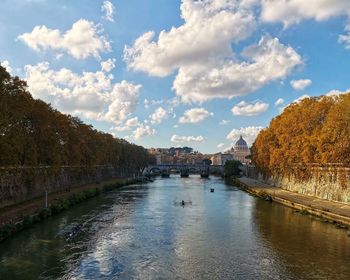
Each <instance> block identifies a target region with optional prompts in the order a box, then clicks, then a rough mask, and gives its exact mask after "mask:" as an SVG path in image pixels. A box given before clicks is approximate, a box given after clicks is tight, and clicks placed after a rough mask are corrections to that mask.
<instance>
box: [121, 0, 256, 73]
mask: <svg viewBox="0 0 350 280" xmlns="http://www.w3.org/2000/svg"><path fill="white" fill-rule="evenodd" d="M238 8H239V5H238V4H237V3H236V1H222V0H213V1H192V0H183V1H182V4H181V17H182V18H183V19H184V22H185V23H184V24H183V25H181V26H179V27H173V28H171V30H170V31H165V30H163V31H161V32H160V34H159V37H158V40H157V41H154V40H153V39H154V37H155V33H154V32H147V33H145V34H143V35H142V36H141V37H139V38H138V39H137V40H136V41H135V43H134V45H133V46H131V47H129V46H127V47H126V48H125V51H124V54H125V56H124V57H125V60H126V62H127V64H128V66H129V68H132V69H134V70H136V71H143V72H147V73H149V74H151V75H154V76H161V77H164V76H166V75H169V74H171V73H172V72H173V71H174V70H175V69H177V68H179V67H181V66H184V65H189V64H193V63H198V62H199V63H202V61H203V60H204V59H206V58H207V57H208V56H213V55H215V56H216V55H217V54H220V55H221V56H225V55H230V54H231V46H230V45H231V42H232V41H233V40H235V41H239V40H242V39H245V38H247V36H249V35H250V34H251V32H252V31H253V30H254V27H255V19H254V16H253V15H252V14H251V13H249V12H248V11H247V10H246V9H244V8H242V9H240V10H239V9H238ZM223 30H225V32H223ZM184 46H186V47H184Z"/></svg>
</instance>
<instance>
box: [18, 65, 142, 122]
mask: <svg viewBox="0 0 350 280" xmlns="http://www.w3.org/2000/svg"><path fill="white" fill-rule="evenodd" d="M25 78H26V80H27V82H28V86H29V91H30V92H31V93H32V95H33V96H34V97H35V98H40V99H42V100H44V101H45V102H48V103H51V104H52V105H53V106H54V107H55V108H57V109H58V110H60V111H62V112H65V113H69V114H74V115H82V116H84V117H86V118H89V119H94V120H105V121H109V122H113V123H116V124H120V123H121V122H122V121H123V120H125V119H126V118H127V117H128V116H129V115H130V114H131V113H132V112H134V110H135V108H136V105H137V102H138V97H139V90H140V88H141V85H135V84H132V83H129V82H127V81H122V82H120V83H113V76H112V75H107V74H106V73H104V72H102V71H97V72H83V73H82V74H77V73H74V72H72V71H71V70H69V69H66V68H62V69H59V70H57V71H56V70H52V69H50V65H49V63H48V62H43V63H39V64H37V65H26V66H25Z"/></svg>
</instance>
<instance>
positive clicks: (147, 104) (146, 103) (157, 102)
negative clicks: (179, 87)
mask: <svg viewBox="0 0 350 280" xmlns="http://www.w3.org/2000/svg"><path fill="white" fill-rule="evenodd" d="M163 103H164V100H162V99H160V100H149V99H147V98H146V99H145V100H144V101H143V105H144V107H145V109H148V108H149V107H150V106H154V105H160V104H163Z"/></svg>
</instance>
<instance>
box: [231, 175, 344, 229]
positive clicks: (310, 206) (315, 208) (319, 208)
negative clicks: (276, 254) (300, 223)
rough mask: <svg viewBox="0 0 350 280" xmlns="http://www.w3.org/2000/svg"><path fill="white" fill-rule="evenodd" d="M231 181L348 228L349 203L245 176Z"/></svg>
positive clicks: (255, 193)
mask: <svg viewBox="0 0 350 280" xmlns="http://www.w3.org/2000/svg"><path fill="white" fill-rule="evenodd" d="M233 183H234V184H235V185H237V186H238V187H240V188H241V189H243V190H245V191H247V192H248V193H250V194H253V195H255V196H258V197H261V198H263V199H266V200H270V201H275V202H278V203H280V204H283V205H285V206H288V207H291V208H294V209H296V210H297V211H300V213H301V214H311V215H314V216H317V217H319V218H321V220H322V221H323V222H330V223H335V224H337V225H338V226H339V227H343V228H348V229H349V228H350V205H349V204H345V203H340V202H335V201H329V200H324V199H320V198H316V197H312V196H307V195H302V194H299V193H294V192H290V191H286V190H283V189H281V188H277V187H274V186H271V185H268V184H265V183H263V182H260V181H257V180H254V179H251V178H247V177H241V178H237V179H233Z"/></svg>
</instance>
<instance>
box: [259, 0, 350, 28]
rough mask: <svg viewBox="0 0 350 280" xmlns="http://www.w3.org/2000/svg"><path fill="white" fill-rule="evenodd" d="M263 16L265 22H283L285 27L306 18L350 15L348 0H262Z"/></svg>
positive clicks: (317, 18) (322, 18) (319, 19)
mask: <svg viewBox="0 0 350 280" xmlns="http://www.w3.org/2000/svg"><path fill="white" fill-rule="evenodd" d="M261 5H262V11H261V18H262V20H263V21H265V22H283V24H284V25H285V27H287V26H289V25H291V24H296V23H299V22H301V21H302V20H306V19H314V20H317V21H322V20H327V19H329V18H331V17H335V16H339V15H347V16H348V15H350V2H349V1H347V0H307V1H305V0H262V3H261Z"/></svg>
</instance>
